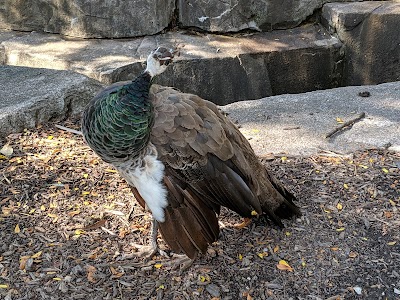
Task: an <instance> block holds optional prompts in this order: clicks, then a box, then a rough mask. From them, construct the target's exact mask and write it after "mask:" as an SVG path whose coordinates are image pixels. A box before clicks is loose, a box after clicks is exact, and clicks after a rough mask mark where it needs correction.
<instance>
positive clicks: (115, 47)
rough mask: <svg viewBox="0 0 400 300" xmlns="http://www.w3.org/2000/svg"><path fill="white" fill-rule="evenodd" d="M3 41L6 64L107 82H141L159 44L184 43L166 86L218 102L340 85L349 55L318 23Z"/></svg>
mask: <svg viewBox="0 0 400 300" xmlns="http://www.w3.org/2000/svg"><path fill="white" fill-rule="evenodd" d="M0 42H1V45H2V47H3V49H2V50H1V48H0V58H2V61H3V63H4V64H7V65H14V66H27V67H35V68H51V69H60V70H72V71H75V72H78V73H81V74H84V75H87V76H89V77H91V78H94V79H97V80H99V81H101V82H103V83H106V84H110V83H112V82H115V81H121V80H128V79H131V78H134V77H135V76H136V75H137V74H138V73H139V72H140V71H141V70H142V69H143V64H144V62H145V59H146V57H147V55H148V53H149V52H150V51H151V50H152V49H154V48H155V47H156V46H157V45H160V44H162V45H169V46H178V47H179V48H180V56H179V57H177V59H176V61H175V63H174V64H173V65H172V67H171V68H170V69H169V70H168V71H167V72H166V73H164V74H162V76H160V78H159V79H158V83H160V84H163V85H169V86H174V87H176V88H178V89H180V90H182V91H185V92H190V93H194V94H197V95H200V96H201V97H203V98H205V99H208V100H211V101H214V102H215V103H217V104H227V103H231V102H235V101H239V100H247V99H258V98H262V97H266V96H271V95H277V94H282V93H301V92H305V91H311V90H315V89H327V88H332V87H336V86H338V84H339V82H340V80H341V79H340V76H341V64H340V62H341V61H342V58H343V57H342V53H341V51H340V47H341V45H342V44H341V42H340V41H339V40H338V39H337V38H335V37H332V36H331V35H330V34H328V32H327V31H326V30H325V29H324V28H322V27H321V26H318V25H316V26H313V25H308V26H304V27H299V28H295V29H292V30H282V31H274V32H265V33H255V34H236V35H232V36H222V35H214V34H199V33H196V32H188V31H186V32H169V33H166V34H162V35H157V36H146V37H142V38H136V39H122V40H77V39H68V38H66V37H62V36H60V35H51V34H41V33H35V32H32V33H18V34H16V33H13V32H2V33H0ZM1 53H2V54H1Z"/></svg>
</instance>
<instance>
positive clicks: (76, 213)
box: [68, 210, 81, 217]
mask: <svg viewBox="0 0 400 300" xmlns="http://www.w3.org/2000/svg"><path fill="white" fill-rule="evenodd" d="M80 213H81V211H80V210H74V211H70V212H69V213H68V215H69V216H70V217H73V216H76V215H79V214H80Z"/></svg>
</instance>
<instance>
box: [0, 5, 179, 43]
mask: <svg viewBox="0 0 400 300" xmlns="http://www.w3.org/2000/svg"><path fill="white" fill-rule="evenodd" d="M174 10H175V1H174V0H123V1H122V0H0V28H3V29H12V30H18V31H44V32H49V33H60V34H63V35H68V36H72V37H82V38H122V37H135V36H143V35H149V34H155V33H158V32H160V31H161V30H163V29H164V28H166V27H167V26H168V24H169V23H170V22H171V19H172V17H173V13H174Z"/></svg>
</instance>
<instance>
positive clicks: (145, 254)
mask: <svg viewBox="0 0 400 300" xmlns="http://www.w3.org/2000/svg"><path fill="white" fill-rule="evenodd" d="M133 246H134V247H135V248H136V249H138V251H137V252H135V253H132V256H133V257H138V258H145V259H147V260H149V259H151V258H152V257H153V256H154V255H156V254H157V252H159V249H158V247H154V246H153V245H149V246H145V245H139V244H133Z"/></svg>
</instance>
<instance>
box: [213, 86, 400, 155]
mask: <svg viewBox="0 0 400 300" xmlns="http://www.w3.org/2000/svg"><path fill="white" fill-rule="evenodd" d="M365 91H368V92H369V93H370V97H360V96H359V93H360V92H365ZM221 108H222V110H223V111H225V112H227V113H229V117H230V118H231V119H233V120H238V121H239V124H240V125H241V129H240V130H241V131H242V133H243V134H244V135H245V136H246V138H248V139H250V143H251V145H252V147H253V148H254V150H255V151H256V153H257V154H258V155H261V156H264V155H266V154H268V153H271V152H272V153H284V154H290V155H312V154H316V153H319V152H321V151H324V150H325V151H335V152H338V153H351V152H353V151H356V150H361V149H370V148H388V149H389V150H392V151H397V152H400V81H399V82H390V83H384V84H380V85H375V86H349V87H342V88H335V89H329V90H323V91H314V92H309V93H302V94H296V95H279V96H273V97H268V98H264V99H259V100H252V101H241V102H238V103H232V104H229V105H226V106H223V107H221ZM362 112H365V114H366V116H365V118H363V119H362V120H361V121H359V122H357V123H355V124H354V125H353V126H352V127H351V128H348V129H347V130H343V131H342V132H340V133H338V134H336V135H334V136H333V137H331V138H329V139H326V138H325V136H326V134H327V133H329V132H331V131H332V130H333V129H335V128H337V127H338V126H339V125H340V124H338V123H337V121H336V118H337V117H339V118H341V119H342V120H344V121H345V122H346V121H349V120H351V119H354V118H355V117H356V116H357V115H358V114H360V113H362Z"/></svg>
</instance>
